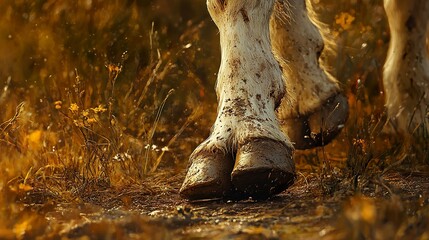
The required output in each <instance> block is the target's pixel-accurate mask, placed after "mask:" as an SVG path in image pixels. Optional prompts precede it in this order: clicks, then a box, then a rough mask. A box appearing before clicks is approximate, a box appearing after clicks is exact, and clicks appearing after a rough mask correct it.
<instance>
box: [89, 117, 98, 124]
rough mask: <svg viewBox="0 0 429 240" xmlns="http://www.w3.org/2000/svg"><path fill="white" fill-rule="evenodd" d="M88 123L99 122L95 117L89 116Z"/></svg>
mask: <svg viewBox="0 0 429 240" xmlns="http://www.w3.org/2000/svg"><path fill="white" fill-rule="evenodd" d="M86 121H87V123H88V124H93V123H96V122H97V119H95V118H88V120H86Z"/></svg>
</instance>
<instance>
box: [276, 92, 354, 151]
mask: <svg viewBox="0 0 429 240" xmlns="http://www.w3.org/2000/svg"><path fill="white" fill-rule="evenodd" d="M348 113H349V105H348V103H347V98H346V97H345V96H344V95H343V94H337V95H335V96H333V97H331V98H329V99H328V100H327V101H326V102H325V104H324V105H322V107H320V108H319V109H318V110H317V111H315V112H313V113H311V114H309V115H306V116H301V117H297V118H292V119H285V120H283V121H282V128H283V130H284V131H285V132H286V133H287V134H288V136H289V138H290V140H291V141H292V143H293V145H294V147H295V148H296V149H309V148H314V147H320V146H325V145H326V144H328V143H330V142H331V141H332V140H333V139H334V138H335V137H336V136H337V135H338V134H339V133H340V132H341V130H342V129H343V128H344V124H345V122H346V121H347V118H348Z"/></svg>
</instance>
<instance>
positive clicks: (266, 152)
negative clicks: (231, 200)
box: [180, 0, 295, 199]
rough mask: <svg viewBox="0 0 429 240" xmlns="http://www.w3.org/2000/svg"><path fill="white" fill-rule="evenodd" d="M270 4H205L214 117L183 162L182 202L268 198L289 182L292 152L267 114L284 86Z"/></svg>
mask: <svg viewBox="0 0 429 240" xmlns="http://www.w3.org/2000/svg"><path fill="white" fill-rule="evenodd" d="M273 5H274V0H263V1H262V0H208V1H207V6H208V9H209V12H210V15H211V17H212V19H213V20H214V22H215V23H216V25H217V27H218V28H219V32H220V43H221V50H222V58H221V66H220V69H219V74H218V79H217V84H216V93H217V96H218V102H219V103H218V115H217V118H216V121H215V123H214V125H213V127H212V131H211V134H210V136H209V137H208V139H207V140H206V141H204V142H203V143H202V144H201V145H200V146H198V147H197V149H195V151H194V152H193V153H192V155H191V157H190V162H191V165H190V167H189V169H188V173H187V175H186V178H185V181H184V183H183V185H182V188H181V190H180V193H181V195H182V196H183V197H186V198H189V199H201V198H217V197H223V196H225V195H228V194H234V193H237V194H238V195H240V196H253V197H268V196H270V195H272V194H276V193H279V192H281V191H283V190H284V189H286V188H287V187H288V186H289V185H290V184H292V182H293V180H294V176H295V169H294V163H293V161H292V153H293V147H292V144H291V143H290V141H289V140H288V138H287V137H286V136H285V135H284V133H283V132H282V131H281V129H280V125H279V122H278V121H277V118H276V113H275V108H276V106H278V104H280V101H281V99H282V97H283V95H284V89H285V87H284V81H283V80H282V72H281V70H280V67H279V65H278V63H277V61H276V60H275V58H274V56H273V54H272V52H271V45H270V38H269V20H270V16H271V12H272V8H273Z"/></svg>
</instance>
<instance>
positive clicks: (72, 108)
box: [69, 103, 79, 112]
mask: <svg viewBox="0 0 429 240" xmlns="http://www.w3.org/2000/svg"><path fill="white" fill-rule="evenodd" d="M69 110H70V111H72V112H77V111H79V106H78V105H77V104H76V103H72V104H71V105H70V107H69Z"/></svg>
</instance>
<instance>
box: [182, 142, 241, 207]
mask: <svg viewBox="0 0 429 240" xmlns="http://www.w3.org/2000/svg"><path fill="white" fill-rule="evenodd" d="M191 162H192V163H191V165H190V166H189V168H188V172H187V174H186V177H185V180H184V182H183V184H182V187H181V188H180V195H181V196H182V197H183V198H187V199H189V200H201V199H216V198H223V197H225V196H227V195H229V194H230V191H231V177H230V176H231V171H232V167H233V159H232V156H230V154H228V153H223V152H222V151H220V150H215V151H201V152H198V153H196V154H193V155H192V156H191Z"/></svg>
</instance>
